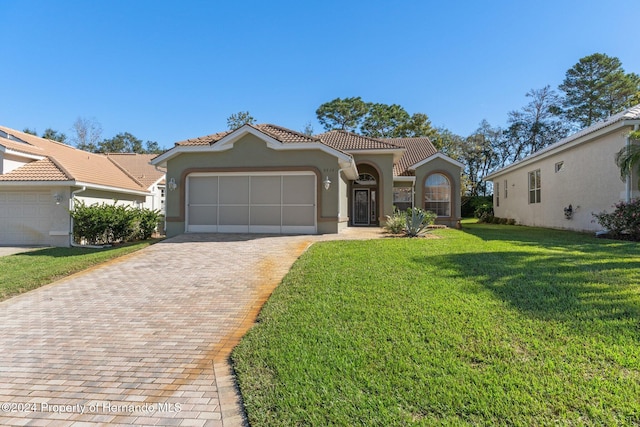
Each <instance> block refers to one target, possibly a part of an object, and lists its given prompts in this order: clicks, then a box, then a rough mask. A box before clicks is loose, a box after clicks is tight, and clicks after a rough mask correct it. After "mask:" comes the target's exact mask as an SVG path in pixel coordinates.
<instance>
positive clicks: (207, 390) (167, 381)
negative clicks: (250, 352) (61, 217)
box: [0, 229, 380, 426]
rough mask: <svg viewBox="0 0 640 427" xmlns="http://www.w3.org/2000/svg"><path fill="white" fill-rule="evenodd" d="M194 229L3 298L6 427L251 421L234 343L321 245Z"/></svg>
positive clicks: (1, 394) (365, 233)
mask: <svg viewBox="0 0 640 427" xmlns="http://www.w3.org/2000/svg"><path fill="white" fill-rule="evenodd" d="M379 236H380V233H379V231H378V230H374V229H360V230H357V229H355V230H352V229H350V230H347V231H346V232H343V233H341V234H340V235H331V236H273V237H269V236H255V235H254V236H250V235H224V234H190V235H184V236H179V237H177V238H173V239H168V240H165V241H164V242H161V243H158V244H156V245H153V246H151V247H149V248H146V249H144V250H142V251H139V252H137V253H134V254H132V255H129V256H127V257H125V258H124V259H122V258H121V259H118V260H115V261H113V262H111V263H109V264H107V265H103V266H100V267H98V268H94V269H92V270H89V271H87V272H83V273H80V274H77V275H74V276H71V277H68V278H66V279H64V280H61V281H58V282H56V283H53V284H51V285H48V286H45V287H43V288H40V289H37V290H34V291H32V292H28V293H26V294H23V295H20V296H17V297H14V298H11V299H9V300H6V301H4V302H2V303H0V404H1V405H2V406H1V410H0V425H7V426H10V425H11V426H23V425H30V426H31V425H34V426H56V425H61V426H67V425H99V424H121V425H122V424H135V425H167V426H171V425H175V426H177V425H179V426H205V425H211V426H242V425H245V424H246V420H245V418H244V413H243V410H242V405H241V402H240V398H239V394H238V393H237V389H236V385H235V379H234V377H233V374H232V370H231V367H230V366H229V363H228V356H229V354H230V352H231V349H232V348H233V347H234V346H235V345H236V344H237V343H238V341H239V340H240V338H241V337H242V335H244V333H245V332H246V331H247V330H248V328H249V327H251V325H252V324H253V322H254V320H255V317H256V315H257V313H258V311H259V309H260V307H262V304H263V303H264V301H266V299H267V298H268V297H269V295H270V294H271V292H272V290H273V289H274V288H275V286H277V284H278V283H279V282H280V280H281V279H282V277H283V276H284V275H285V274H286V272H287V271H288V270H289V268H290V266H291V265H292V264H293V262H294V261H295V260H296V259H297V257H298V256H299V255H300V254H301V253H302V252H304V250H306V248H307V247H309V245H310V244H311V243H313V242H314V241H318V240H327V239H333V238H347V239H348V238H356V239H357V238H375V237H379Z"/></svg>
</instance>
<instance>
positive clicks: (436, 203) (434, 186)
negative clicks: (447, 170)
mask: <svg viewBox="0 0 640 427" xmlns="http://www.w3.org/2000/svg"><path fill="white" fill-rule="evenodd" d="M424 209H425V210H427V211H431V212H435V214H436V215H438V216H451V183H450V182H449V178H447V177H446V176H444V175H443V174H441V173H434V174H431V175H429V177H428V178H427V180H426V181H425V185H424Z"/></svg>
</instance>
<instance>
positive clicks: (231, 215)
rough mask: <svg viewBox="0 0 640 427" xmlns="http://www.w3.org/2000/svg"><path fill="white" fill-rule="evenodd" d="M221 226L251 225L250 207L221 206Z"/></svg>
mask: <svg viewBox="0 0 640 427" xmlns="http://www.w3.org/2000/svg"><path fill="white" fill-rule="evenodd" d="M219 224H220V225H247V224H249V206H220V222H219Z"/></svg>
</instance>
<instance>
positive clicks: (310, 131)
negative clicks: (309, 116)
mask: <svg viewBox="0 0 640 427" xmlns="http://www.w3.org/2000/svg"><path fill="white" fill-rule="evenodd" d="M302 133H303V134H305V135H307V136H312V135H313V125H312V124H311V122H307V123H306V124H305V125H304V128H303V129H302Z"/></svg>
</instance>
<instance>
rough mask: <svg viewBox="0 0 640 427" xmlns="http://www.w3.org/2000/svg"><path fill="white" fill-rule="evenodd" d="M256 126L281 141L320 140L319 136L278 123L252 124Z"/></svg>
mask: <svg viewBox="0 0 640 427" xmlns="http://www.w3.org/2000/svg"><path fill="white" fill-rule="evenodd" d="M252 126H253V127H254V128H256V129H258V130H259V131H261V132H264V133H266V134H267V135H269V136H270V137H272V138H273V139H276V140H278V141H280V142H284V143H286V142H320V141H319V140H318V138H316V137H313V136H309V135H305V134H303V133H300V132H296V131H294V130H291V129H287V128H283V127H280V126H276V125H270V124H261V125H252Z"/></svg>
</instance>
